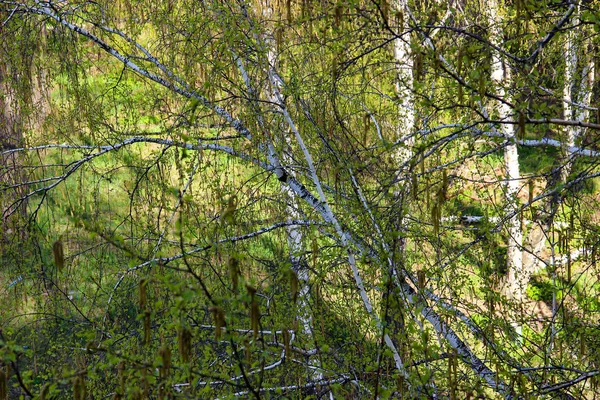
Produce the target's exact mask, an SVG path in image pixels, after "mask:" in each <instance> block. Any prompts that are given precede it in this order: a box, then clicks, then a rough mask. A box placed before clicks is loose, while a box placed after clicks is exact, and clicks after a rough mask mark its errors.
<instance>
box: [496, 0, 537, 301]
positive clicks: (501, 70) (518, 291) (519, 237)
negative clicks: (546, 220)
mask: <svg viewBox="0 0 600 400" xmlns="http://www.w3.org/2000/svg"><path fill="white" fill-rule="evenodd" d="M488 7H489V21H490V25H491V30H490V38H491V42H492V44H493V45H494V46H497V47H499V46H501V45H502V43H499V40H500V38H502V31H501V28H500V22H501V20H500V18H499V8H498V3H497V1H495V0H492V1H490V2H489V3H488ZM491 78H492V83H493V84H494V86H495V87H496V94H497V95H498V97H500V98H502V99H504V98H506V97H507V96H508V93H507V89H506V88H508V87H509V85H510V81H511V77H510V70H509V68H508V65H507V62H506V60H505V59H504V57H503V56H502V55H501V54H500V52H498V51H493V52H492V74H491ZM511 111H512V110H511V108H510V106H509V105H508V104H506V103H504V102H500V103H499V105H498V119H499V120H500V121H506V122H508V120H509V119H510V118H511ZM514 126H515V125H512V124H505V123H503V124H502V126H501V131H502V134H503V135H504V138H505V140H506V142H507V143H508V145H507V146H506V147H505V148H504V169H505V174H506V175H505V188H504V190H505V193H504V196H505V201H506V207H505V211H506V214H508V215H512V216H511V217H510V218H509V220H508V221H507V227H506V230H507V234H508V243H507V254H506V264H507V271H508V272H507V276H506V287H505V291H506V294H507V295H508V296H509V297H511V298H513V299H514V300H516V301H518V302H519V301H522V300H523V298H524V296H525V288H526V286H527V282H528V281H529V277H528V276H526V275H527V274H526V273H525V272H524V271H523V268H522V267H523V231H522V229H521V220H520V216H519V214H518V213H516V212H515V211H516V210H517V208H518V194H519V189H520V188H519V186H520V179H521V174H520V171H519V152H518V150H517V138H516V134H515V128H514Z"/></svg>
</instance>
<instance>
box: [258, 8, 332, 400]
mask: <svg viewBox="0 0 600 400" xmlns="http://www.w3.org/2000/svg"><path fill="white" fill-rule="evenodd" d="M273 14H274V4H273V3H272V2H271V1H270V0H267V1H266V2H265V4H264V9H263V16H264V17H265V18H266V19H267V20H270V19H272V17H273ZM274 35H275V33H274V32H271V34H270V35H267V36H265V37H264V38H263V43H264V44H265V45H266V46H267V49H266V50H267V62H268V66H267V71H265V73H266V74H267V76H270V75H271V74H272V73H273V71H274V70H276V69H277V65H278V57H279V55H278V54H277V48H276V47H277V46H276V45H275V41H274ZM269 82H270V83H271V84H270V85H269V88H270V89H269V90H268V91H269V93H268V98H269V101H270V102H271V103H272V104H279V103H280V99H279V98H278V96H277V94H278V92H279V90H280V89H281V88H280V87H279V84H280V82H279V81H276V80H273V79H269ZM284 140H285V142H286V145H287V146H288V147H289V146H291V143H290V140H289V137H287V136H286V137H285V139H284ZM283 162H284V163H285V164H289V163H290V162H291V159H290V158H289V157H288V156H287V155H286V153H285V151H284V152H283ZM287 171H288V173H289V174H291V176H293V177H295V176H294V174H293V172H292V170H291V169H287ZM281 190H282V192H283V193H284V194H285V198H286V203H287V207H286V214H287V216H288V221H292V220H300V219H302V216H301V215H300V214H299V213H298V203H297V201H296V196H295V195H294V192H293V191H292V190H291V189H290V187H289V186H287V185H285V184H282V185H281ZM287 233H288V243H289V246H290V260H291V263H292V269H293V271H294V273H296V275H297V277H298V286H299V293H298V315H297V320H298V322H299V324H300V326H301V327H302V331H303V333H304V335H306V337H307V338H310V341H311V342H313V343H314V339H313V329H312V325H313V321H312V312H311V309H310V302H311V296H310V276H309V271H308V265H307V264H306V263H302V262H301V257H300V254H302V253H304V250H305V247H304V243H303V242H304V240H303V235H302V231H301V229H300V226H298V225H288V227H287ZM308 363H309V366H310V368H309V369H308V372H309V379H310V380H311V381H313V382H318V381H321V380H322V379H323V374H322V372H321V363H320V361H319V359H318V355H315V356H311V357H310V358H309V360H308ZM329 395H330V396H331V393H329Z"/></svg>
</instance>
